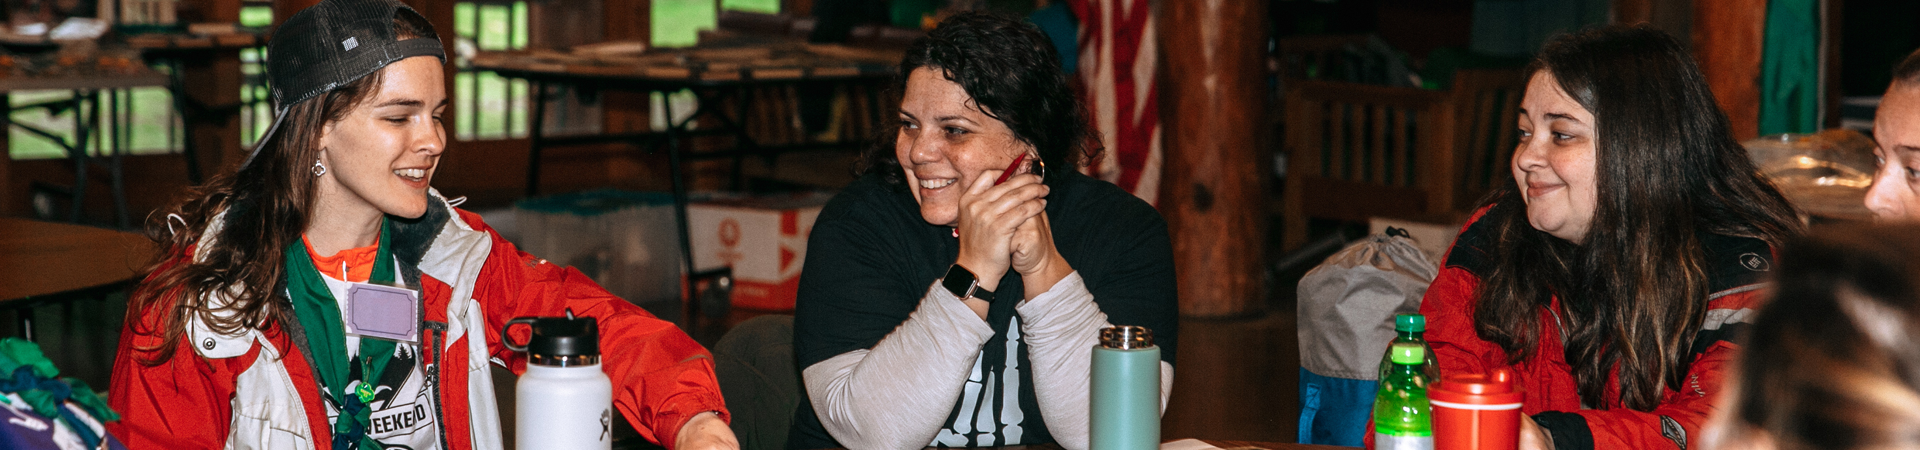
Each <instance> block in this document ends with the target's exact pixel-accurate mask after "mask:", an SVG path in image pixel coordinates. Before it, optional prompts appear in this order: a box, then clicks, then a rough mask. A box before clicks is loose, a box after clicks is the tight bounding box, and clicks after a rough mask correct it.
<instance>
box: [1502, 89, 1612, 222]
mask: <svg viewBox="0 0 1920 450" xmlns="http://www.w3.org/2000/svg"><path fill="white" fill-rule="evenodd" d="M1520 108H1521V109H1520V145H1519V147H1518V148H1515V149H1514V152H1513V179H1514V182H1516V183H1518V184H1519V187H1520V192H1521V193H1522V194H1524V195H1523V196H1522V198H1525V199H1526V203H1527V222H1528V223H1530V224H1532V225H1533V228H1534V229H1537V230H1540V231H1543V232H1546V233H1547V234H1550V235H1553V236H1554V237H1558V238H1560V239H1565V240H1567V241H1570V242H1573V243H1576V244H1578V243H1581V242H1582V241H1584V240H1585V239H1586V236H1587V228H1588V227H1589V226H1590V225H1592V224H1593V212H1594V205H1596V204H1598V203H1599V191H1598V190H1597V189H1596V188H1595V178H1596V177H1595V172H1594V151H1595V141H1596V140H1595V137H1596V136H1595V131H1596V128H1594V119H1593V113H1591V112H1588V111H1587V109H1586V108H1583V107H1581V106H1580V103H1579V102H1576V101H1574V100H1573V97H1569V96H1567V93H1566V92H1564V91H1562V90H1560V83H1559V82H1557V81H1555V80H1554V78H1553V74H1551V73H1548V72H1547V71H1544V70H1543V71H1540V72H1539V73H1536V74H1534V76H1533V79H1532V80H1529V81H1528V82H1527V94H1526V97H1524V98H1522V99H1521V100H1520Z"/></svg>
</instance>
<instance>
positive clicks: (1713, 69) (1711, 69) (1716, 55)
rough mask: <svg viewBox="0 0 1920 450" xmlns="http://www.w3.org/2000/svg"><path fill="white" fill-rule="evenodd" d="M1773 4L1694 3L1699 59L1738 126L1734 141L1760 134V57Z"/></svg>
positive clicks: (1740, 0)
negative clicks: (1768, 5) (1769, 6)
mask: <svg viewBox="0 0 1920 450" xmlns="http://www.w3.org/2000/svg"><path fill="white" fill-rule="evenodd" d="M1766 30H1767V0H1694V2H1693V57H1694V59H1696V60H1699V61H1700V71H1701V72H1702V73H1704V74H1705V75H1706V77H1707V86H1708V87H1709V88H1710V89H1712V90H1713V97H1714V98H1715V99H1717V100H1718V101H1719V102H1720V109H1721V110H1723V111H1726V113H1727V119H1728V120H1729V121H1731V122H1732V125H1733V138H1734V139H1739V140H1747V139H1753V138H1754V137H1758V136H1759V135H1760V55H1761V53H1760V52H1761V49H1762V44H1763V43H1764V42H1765V40H1766Z"/></svg>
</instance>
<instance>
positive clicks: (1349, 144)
mask: <svg viewBox="0 0 1920 450" xmlns="http://www.w3.org/2000/svg"><path fill="white" fill-rule="evenodd" d="M1519 78H1520V74H1519V71H1518V70H1462V71H1460V73H1458V74H1456V75H1455V88H1454V89H1451V90H1448V91H1429V90H1422V89H1415V88H1398V87H1387V86H1375V85H1366V84H1357V83H1346V82H1335V81H1319V80H1293V81H1292V82H1291V83H1289V86H1288V87H1287V91H1286V96H1285V97H1286V98H1285V100H1284V103H1283V104H1284V105H1286V106H1285V108H1286V111H1285V119H1284V120H1285V135H1286V136H1285V141H1284V142H1285V143H1286V144H1285V148H1286V151H1287V155H1288V158H1287V180H1286V187H1285V194H1284V198H1283V199H1282V202H1281V215H1282V224H1283V226H1284V227H1285V229H1284V233H1283V235H1282V244H1283V245H1284V248H1287V249H1296V248H1299V247H1300V246H1301V245H1303V244H1305V243H1306V241H1307V226H1308V224H1309V222H1310V220H1311V219H1316V218H1317V219H1334V220H1340V221H1347V222H1364V221H1366V220H1368V219H1369V218H1372V217H1394V218H1405V219H1423V218H1432V217H1444V216H1447V215H1450V214H1451V213H1453V212H1455V211H1461V210H1465V209H1469V208H1472V207H1473V206H1474V203H1475V202H1477V201H1478V200H1479V197H1480V196H1482V195H1485V193H1486V192H1487V191H1488V190H1490V189H1491V188H1492V187H1494V186H1497V185H1498V183H1504V182H1509V181H1507V180H1509V179H1510V176H1508V175H1506V173H1507V160H1508V159H1509V158H1511V155H1512V151H1513V143H1514V142H1515V141H1514V137H1513V136H1514V131H1513V128H1514V127H1513V121H1514V120H1515V117H1517V116H1516V115H1515V114H1516V111H1517V105H1518V103H1519V99H1520V91H1521V90H1522V89H1524V84H1523V83H1521V82H1520V81H1519V80H1518V79H1519Z"/></svg>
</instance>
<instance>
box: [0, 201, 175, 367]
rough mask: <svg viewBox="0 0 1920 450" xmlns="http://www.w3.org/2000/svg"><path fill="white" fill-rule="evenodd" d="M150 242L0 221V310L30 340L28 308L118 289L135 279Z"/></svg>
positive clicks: (101, 230) (125, 235) (72, 228)
mask: <svg viewBox="0 0 1920 450" xmlns="http://www.w3.org/2000/svg"><path fill="white" fill-rule="evenodd" d="M152 249H153V243H152V241H149V240H147V238H146V237H145V236H141V235H139V234H134V233H128V232H124V231H116V230H110V229H106V228H95V227H89V226H81V225H71V224H64V223H53V222H42V221H37V220H27V219H16V218H7V217H0V308H11V309H13V310H14V311H16V312H17V313H18V314H19V323H20V333H21V334H22V336H23V337H26V338H27V339H29V340H31V339H33V307H34V306H36V305H40V304H44V303H49V302H57V301H62V300H66V299H71V298H75V297H79V296H86V295H93V294H98V293H102V292H105V291H108V290H112V289H118V288H121V287H124V286H126V285H128V284H130V283H132V282H133V281H135V280H137V279H138V278H139V276H140V275H141V273H142V272H143V270H144V268H145V266H146V264H147V262H148V261H147V260H148V258H149V257H151V256H152V251H153V250H152Z"/></svg>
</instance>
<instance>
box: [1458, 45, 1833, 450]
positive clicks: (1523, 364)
mask: <svg viewBox="0 0 1920 450" xmlns="http://www.w3.org/2000/svg"><path fill="white" fill-rule="evenodd" d="M1529 72H1530V74H1531V75H1530V77H1531V78H1530V80H1529V82H1528V84H1527V90H1526V95H1525V97H1524V99H1523V100H1522V101H1521V111H1520V117H1519V128H1520V130H1519V131H1520V133H1519V135H1520V137H1521V141H1520V143H1519V146H1518V147H1517V148H1516V149H1515V152H1514V155H1513V163H1512V169H1513V176H1514V185H1513V186H1511V187H1507V188H1504V189H1501V190H1499V191H1498V192H1495V193H1493V194H1491V195H1490V196H1489V198H1490V201H1489V203H1488V204H1487V206H1485V207H1483V208H1481V209H1480V210H1479V211H1478V212H1477V213H1476V214H1475V215H1474V217H1473V218H1472V219H1471V220H1470V221H1469V223H1468V225H1467V226H1466V227H1465V228H1464V229H1463V230H1462V231H1461V233H1460V235H1459V237H1458V238H1457V239H1456V241H1455V242H1454V244H1453V248H1452V249H1451V250H1450V251H1448V255H1447V258H1446V262H1445V267H1444V268H1443V270H1442V272H1441V274H1440V276H1439V277H1438V278H1437V279H1436V280H1435V281H1434V283H1433V285H1432V286H1431V287H1430V288H1429V289H1428V291H1427V295H1426V298H1425V301H1424V303H1423V304H1422V305H1421V313H1423V314H1425V315H1426V316H1427V318H1428V321H1429V327H1428V332H1427V338H1428V339H1429V340H1430V341H1431V342H1432V345H1433V347H1434V352H1435V353H1436V355H1437V357H1438V361H1439V363H1440V369H1441V372H1442V374H1443V375H1444V374H1447V373H1473V372H1482V373H1484V372H1490V371H1492V370H1495V369H1500V368H1506V369H1509V370H1513V371H1514V372H1515V373H1516V374H1517V375H1518V380H1519V385H1520V386H1521V388H1522V389H1524V390H1525V392H1526V399H1525V403H1524V406H1523V411H1524V412H1525V413H1526V414H1528V415H1529V418H1528V420H1526V421H1525V422H1526V423H1525V424H1524V426H1523V427H1522V428H1523V429H1522V447H1523V448H1559V449H1585V448H1675V447H1678V448H1686V446H1687V442H1688V440H1689V439H1690V436H1694V435H1696V434H1697V431H1698V430H1699V426H1700V424H1701V423H1702V421H1703V420H1704V419H1705V418H1706V416H1707V414H1708V412H1710V411H1712V409H1713V406H1712V405H1713V403H1712V402H1713V400H1714V395H1713V394H1714V393H1715V392H1716V391H1717V390H1718V389H1719V386H1720V379H1721V377H1722V373H1723V372H1724V371H1725V370H1726V366H1727V363H1728V362H1729V361H1730V360H1731V359H1732V358H1733V356H1734V354H1735V353H1736V352H1737V350H1738V346H1737V345H1736V344H1734V343H1733V342H1732V341H1730V339H1731V337H1732V335H1733V333H1734V331H1735V330H1736V329H1738V328H1740V327H1741V326H1742V325H1741V324H1743V323H1744V322H1745V321H1746V320H1747V317H1748V316H1749V314H1748V313H1749V312H1750V311H1749V308H1751V307H1752V306H1753V305H1754V304H1755V302H1756V299H1755V295H1756V294H1757V292H1756V289H1758V287H1759V283H1760V282H1761V280H1762V279H1763V277H1764V276H1765V274H1766V271H1767V270H1768V268H1769V266H1770V265H1771V261H1772V259H1773V255H1772V249H1773V248H1774V247H1775V246H1777V245H1779V244H1780V243H1781V242H1782V241H1784V240H1785V239H1787V238H1788V237H1789V236H1791V235H1793V234H1794V233H1796V232H1797V230H1798V229H1799V222H1798V220H1797V219H1796V217H1795V213H1794V211H1793V209H1792V206H1791V205H1789V204H1788V203H1787V201H1786V200H1785V198H1784V197H1782V196H1781V195H1780V193H1779V192H1778V191H1776V190H1775V189H1774V188H1773V186H1772V185H1771V184H1769V183H1768V182H1767V181H1766V180H1765V179H1763V178H1761V176H1760V175H1759V173H1758V171H1756V170H1755V168H1754V166H1753V165H1752V163H1751V162H1750V161H1749V160H1748V159H1747V153H1746V151H1745V150H1744V149H1743V148H1742V147H1740V145H1739V144H1738V143H1737V142H1735V141H1734V140H1733V138H1732V136H1731V133H1730V132H1729V130H1728V125H1727V119H1726V115H1725V114H1724V113H1722V112H1721V111H1720V110H1719V109H1718V107H1717V106H1716V103H1715V102H1714V99H1713V94H1712V93H1711V92H1709V91H1708V90H1707V85H1706V82H1705V81H1704V79H1703V77H1702V76H1701V74H1700V70H1699V68H1698V67H1697V66H1696V65H1695V63H1694V62H1693V60H1692V58H1691V57H1690V56H1689V55H1688V53H1687V51H1686V49H1685V47H1682V46H1681V45H1680V43H1678V42H1676V41H1675V40H1674V39H1673V38H1672V37H1670V36H1667V35H1666V34H1664V33H1662V32H1660V31H1658V30H1655V29H1653V28H1650V27H1646V26H1640V27H1625V26H1613V27H1607V28H1601V29H1596V30H1591V31H1586V32H1582V33H1578V34H1574V35H1570V36H1563V37H1560V38H1557V39H1555V40H1554V41H1552V42H1550V43H1548V44H1547V46H1546V47H1545V48H1544V49H1542V50H1541V52H1540V54H1539V56H1538V57H1536V59H1535V60H1534V62H1533V64H1532V66H1531V69H1530V70H1529Z"/></svg>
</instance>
